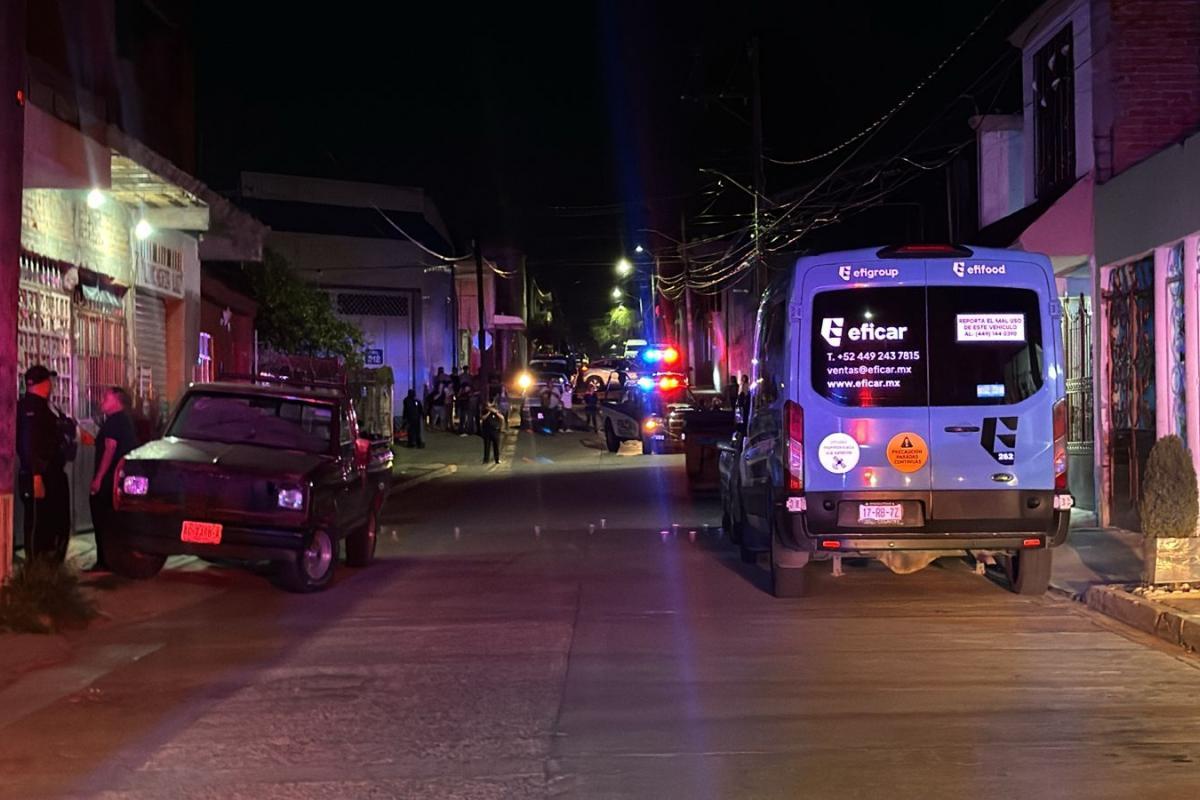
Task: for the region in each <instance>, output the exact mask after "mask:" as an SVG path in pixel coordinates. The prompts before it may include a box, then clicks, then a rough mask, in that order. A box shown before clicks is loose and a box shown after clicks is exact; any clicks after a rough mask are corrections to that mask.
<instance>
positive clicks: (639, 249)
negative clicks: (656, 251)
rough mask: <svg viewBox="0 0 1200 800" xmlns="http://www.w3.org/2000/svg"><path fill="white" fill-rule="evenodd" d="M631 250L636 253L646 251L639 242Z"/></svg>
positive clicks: (639, 253)
mask: <svg viewBox="0 0 1200 800" xmlns="http://www.w3.org/2000/svg"><path fill="white" fill-rule="evenodd" d="M633 252H635V253H637V254H638V255H641V254H642V253H644V252H646V248H644V247H642V246H641V245H640V244H639V245H638V246H637V247H635V248H633Z"/></svg>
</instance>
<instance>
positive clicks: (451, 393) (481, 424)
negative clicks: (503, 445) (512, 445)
mask: <svg viewBox="0 0 1200 800" xmlns="http://www.w3.org/2000/svg"><path fill="white" fill-rule="evenodd" d="M508 412H509V400H508V392H507V390H506V389H505V388H504V387H501V389H500V395H499V397H498V398H496V401H495V402H492V400H491V398H489V397H487V396H485V394H484V392H482V391H476V390H475V389H474V387H473V383H472V379H471V376H470V375H468V374H467V373H465V372H463V373H461V374H460V373H459V371H458V369H457V368H455V369H452V370H451V371H450V373H449V374H447V373H446V369H445V367H438V370H437V374H436V375H434V376H433V381H432V384H430V385H426V387H425V392H424V400H423V401H422V399H421V398H420V397H418V396H417V391H416V389H409V390H408V395H407V396H406V397H405V398H404V408H403V411H402V419H403V422H404V429H405V435H406V438H407V440H408V446H409V447H417V448H423V447H424V446H425V438H424V435H423V429H424V428H425V426H428V428H429V429H430V430H438V431H446V432H448V433H457V434H458V435H459V436H476V435H478V436H480V437H481V438H482V439H483V460H484V462H485V463H486V462H488V461H494V462H495V463H497V464H499V463H500V433H501V431H502V430H503V429H504V427H505V426H506V425H507V422H508Z"/></svg>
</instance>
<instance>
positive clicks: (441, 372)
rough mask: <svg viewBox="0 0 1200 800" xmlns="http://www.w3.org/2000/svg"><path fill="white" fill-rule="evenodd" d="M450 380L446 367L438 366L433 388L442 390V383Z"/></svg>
mask: <svg viewBox="0 0 1200 800" xmlns="http://www.w3.org/2000/svg"><path fill="white" fill-rule="evenodd" d="M448 380H450V376H449V375H447V374H446V368H445V367H438V371H437V375H434V376H433V390H434V391H435V392H440V391H441V390H442V384H443V383H445V382H446V381H448Z"/></svg>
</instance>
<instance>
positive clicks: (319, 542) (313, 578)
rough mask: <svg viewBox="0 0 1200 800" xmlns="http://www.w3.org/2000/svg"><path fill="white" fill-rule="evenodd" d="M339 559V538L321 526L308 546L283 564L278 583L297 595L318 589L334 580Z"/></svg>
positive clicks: (280, 568)
mask: <svg viewBox="0 0 1200 800" xmlns="http://www.w3.org/2000/svg"><path fill="white" fill-rule="evenodd" d="M337 561H338V541H337V539H334V538H333V537H332V536H330V535H329V531H327V530H325V529H323V528H318V529H317V530H315V531H313V535H312V541H311V543H310V544H309V546H308V549H306V550H304V551H302V552H299V553H296V556H295V558H292V559H289V560H288V561H285V562H283V563H282V564H280V567H279V575H278V583H279V585H280V586H281V587H282V588H284V589H286V590H288V591H289V592H296V593H297V594H308V593H309V592H319V591H321V590H322V589H324V588H325V587H327V586H328V585H329V583H330V582H331V581H332V580H333V573H334V572H335V571H336V569H337Z"/></svg>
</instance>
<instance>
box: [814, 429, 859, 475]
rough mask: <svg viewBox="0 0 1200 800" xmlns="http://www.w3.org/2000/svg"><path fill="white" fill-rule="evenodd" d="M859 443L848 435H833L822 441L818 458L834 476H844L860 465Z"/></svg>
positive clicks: (818, 450) (818, 449)
mask: <svg viewBox="0 0 1200 800" xmlns="http://www.w3.org/2000/svg"><path fill="white" fill-rule="evenodd" d="M858 456H859V449H858V442H856V441H854V437H853V436H851V435H850V434H848V433H831V434H829V435H828V436H826V437H825V438H824V439H822V440H821V446H820V447H818V448H817V458H818V459H819V460H820V462H821V466H822V467H824V468H825V469H827V470H828V471H829V472H832V473H833V474H834V475H844V474H846V473H847V472H849V471H850V470H852V469H854V467H855V466H857V465H858Z"/></svg>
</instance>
